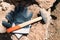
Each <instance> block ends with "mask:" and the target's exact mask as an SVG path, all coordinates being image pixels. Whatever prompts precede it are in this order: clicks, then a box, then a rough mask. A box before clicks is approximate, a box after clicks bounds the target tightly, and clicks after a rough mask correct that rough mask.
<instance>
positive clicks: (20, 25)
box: [7, 17, 42, 33]
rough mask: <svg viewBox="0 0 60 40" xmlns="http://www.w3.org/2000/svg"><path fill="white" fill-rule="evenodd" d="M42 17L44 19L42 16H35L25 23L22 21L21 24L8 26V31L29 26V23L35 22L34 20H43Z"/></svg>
mask: <svg viewBox="0 0 60 40" xmlns="http://www.w3.org/2000/svg"><path fill="white" fill-rule="evenodd" d="M41 19H42V17H37V18H35V19H33V20H30V21H27V22H24V23H22V24H19V25H17V26H14V27H11V28H8V29H7V32H8V33H10V32H13V31H15V30H18V29H20V28H22V27H25V26H27V25H29V24H32V23H34V22H37V21H39V20H41Z"/></svg>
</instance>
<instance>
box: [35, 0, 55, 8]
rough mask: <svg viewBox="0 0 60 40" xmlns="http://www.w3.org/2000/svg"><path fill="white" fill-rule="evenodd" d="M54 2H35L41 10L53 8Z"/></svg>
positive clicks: (37, 0) (39, 0) (43, 0)
mask: <svg viewBox="0 0 60 40" xmlns="http://www.w3.org/2000/svg"><path fill="white" fill-rule="evenodd" d="M55 1H56V0H36V2H38V4H39V6H40V7H41V8H45V9H48V8H50V7H52V6H53V3H55Z"/></svg>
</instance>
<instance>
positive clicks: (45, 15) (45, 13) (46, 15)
mask: <svg viewBox="0 0 60 40" xmlns="http://www.w3.org/2000/svg"><path fill="white" fill-rule="evenodd" d="M40 12H41V16H42V18H43V20H44V22H45V23H50V21H51V16H50V15H51V9H48V10H45V9H44V8H41V9H40Z"/></svg>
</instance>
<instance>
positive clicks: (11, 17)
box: [2, 5, 32, 37]
mask: <svg viewBox="0 0 60 40" xmlns="http://www.w3.org/2000/svg"><path fill="white" fill-rule="evenodd" d="M31 18H32V12H28V9H27V8H26V7H24V6H21V5H19V6H17V7H16V8H15V10H14V11H11V12H10V13H8V15H6V19H7V20H8V22H6V21H2V24H3V26H5V27H6V28H10V27H12V25H13V24H15V25H18V24H21V23H24V22H26V21H29V20H31ZM30 27H31V25H27V26H26V27H24V28H22V29H19V30H16V31H13V32H12V33H19V34H16V36H17V37H19V35H20V34H21V35H20V36H22V34H28V33H29V30H30Z"/></svg>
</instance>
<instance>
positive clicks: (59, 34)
mask: <svg viewBox="0 0 60 40" xmlns="http://www.w3.org/2000/svg"><path fill="white" fill-rule="evenodd" d="M53 9H54V10H53ZM35 15H36V14H35ZM59 23H60V3H59V1H57V2H56V5H54V6H53V7H52V23H51V24H50V25H49V28H48V34H49V37H48V39H47V40H60V24H59ZM45 28H46V26H45V25H43V24H41V22H37V23H34V24H32V27H31V29H30V33H29V34H28V35H27V36H22V37H21V39H20V40H44V39H45V37H46V36H45V32H46V29H45ZM4 35H6V34H0V40H2V39H3V36H4ZM7 35H9V34H7ZM7 35H6V36H5V38H7ZM8 37H9V39H7V40H11V39H10V35H9V36H8ZM5 38H4V39H3V40H5ZM15 40H16V39H15Z"/></svg>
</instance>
